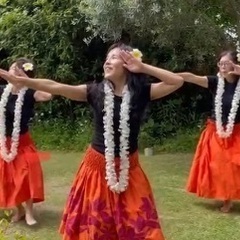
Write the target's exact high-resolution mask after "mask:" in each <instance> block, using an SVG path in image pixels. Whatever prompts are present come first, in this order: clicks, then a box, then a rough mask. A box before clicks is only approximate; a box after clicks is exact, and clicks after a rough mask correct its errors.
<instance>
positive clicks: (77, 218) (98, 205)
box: [60, 147, 164, 240]
mask: <svg viewBox="0 0 240 240" xmlns="http://www.w3.org/2000/svg"><path fill="white" fill-rule="evenodd" d="M119 161H120V160H119V158H116V159H115V163H116V171H118V170H119ZM60 233H61V234H62V239H64V240H128V239H129V240H164V237H163V233H162V230H161V228H160V224H159V219H158V215H157V211H156V207H155V203H154V199H153V194H152V190H151V187H150V185H149V182H148V180H147V178H146V176H145V174H144V173H143V171H142V169H141V167H140V165H139V162H138V153H137V152H135V153H134V154H132V155H131V156H130V170H129V186H128V188H127V190H126V191H125V192H123V193H121V194H116V193H113V192H112V191H111V190H109V188H108V186H107V182H106V180H105V157H104V155H102V154H100V153H98V152H97V151H95V150H94V149H93V148H91V147H90V148H89V149H88V150H87V152H86V154H85V157H84V159H83V162H82V163H81V166H80V168H79V170H78V173H77V176H76V178H75V180H74V182H73V186H72V189H71V192H70V195H69V197H68V201H67V204H66V207H65V210H64V214H63V219H62V222H61V226H60Z"/></svg>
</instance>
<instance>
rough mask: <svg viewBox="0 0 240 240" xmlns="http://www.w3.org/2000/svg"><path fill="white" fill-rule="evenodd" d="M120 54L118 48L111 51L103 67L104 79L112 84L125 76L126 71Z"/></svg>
mask: <svg viewBox="0 0 240 240" xmlns="http://www.w3.org/2000/svg"><path fill="white" fill-rule="evenodd" d="M120 53H121V50H120V49H119V48H114V49H112V50H111V51H110V52H109V53H108V55H107V58H106V61H105V63H104V65H103V70H104V77H105V78H106V79H108V80H111V81H113V82H114V81H117V80H119V79H121V78H124V77H125V76H126V69H125V68H124V66H123V64H124V61H123V59H122V57H121V54H120Z"/></svg>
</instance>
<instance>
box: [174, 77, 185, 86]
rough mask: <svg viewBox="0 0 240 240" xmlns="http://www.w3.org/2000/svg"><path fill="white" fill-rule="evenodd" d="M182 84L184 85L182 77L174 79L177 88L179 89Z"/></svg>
mask: <svg viewBox="0 0 240 240" xmlns="http://www.w3.org/2000/svg"><path fill="white" fill-rule="evenodd" d="M183 83H184V80H183V78H182V77H180V76H177V77H176V84H175V85H176V86H178V87H181V86H182V85H183Z"/></svg>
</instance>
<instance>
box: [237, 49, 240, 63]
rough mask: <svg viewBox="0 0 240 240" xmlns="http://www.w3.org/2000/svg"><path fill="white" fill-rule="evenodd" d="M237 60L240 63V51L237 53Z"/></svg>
mask: <svg viewBox="0 0 240 240" xmlns="http://www.w3.org/2000/svg"><path fill="white" fill-rule="evenodd" d="M237 61H238V62H239V63H240V52H239V51H238V53H237Z"/></svg>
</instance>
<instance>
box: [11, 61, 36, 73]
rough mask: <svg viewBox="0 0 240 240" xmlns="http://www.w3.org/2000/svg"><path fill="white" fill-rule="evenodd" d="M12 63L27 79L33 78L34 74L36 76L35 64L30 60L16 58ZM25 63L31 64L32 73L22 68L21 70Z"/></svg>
mask: <svg viewBox="0 0 240 240" xmlns="http://www.w3.org/2000/svg"><path fill="white" fill-rule="evenodd" d="M13 63H16V65H17V67H18V68H19V69H21V70H23V71H24V72H25V73H26V75H27V76H28V77H30V78H33V77H35V74H36V64H35V63H34V62H33V61H32V60H30V59H28V58H24V57H22V58H18V59H17V60H15V61H14V62H13ZM25 63H31V64H32V65H33V70H32V71H31V70H28V71H25V70H24V68H23V65H24V64H25Z"/></svg>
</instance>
